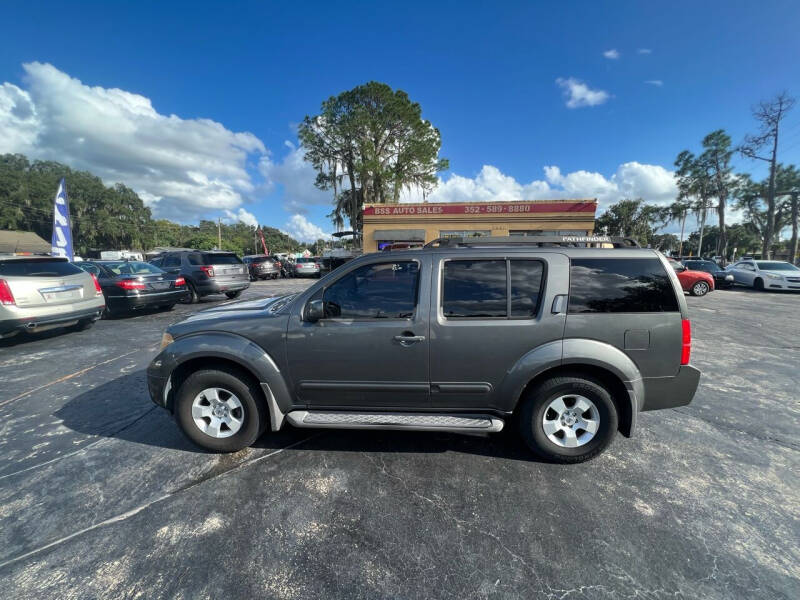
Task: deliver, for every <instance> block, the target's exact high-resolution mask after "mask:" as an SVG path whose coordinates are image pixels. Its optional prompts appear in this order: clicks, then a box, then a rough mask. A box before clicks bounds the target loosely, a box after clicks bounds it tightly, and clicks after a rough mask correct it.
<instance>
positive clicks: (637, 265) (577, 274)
mask: <svg viewBox="0 0 800 600" xmlns="http://www.w3.org/2000/svg"><path fill="white" fill-rule="evenodd" d="M678 310H680V308H679V306H678V298H677V296H676V295H675V290H674V288H673V286H672V281H671V280H670V278H669V276H668V275H667V273H666V271H665V270H664V266H663V265H662V264H661V261H660V260H658V259H657V258H634V259H625V258H575V259H572V261H571V265H570V284H569V312H570V313H643V312H673V311H678Z"/></svg>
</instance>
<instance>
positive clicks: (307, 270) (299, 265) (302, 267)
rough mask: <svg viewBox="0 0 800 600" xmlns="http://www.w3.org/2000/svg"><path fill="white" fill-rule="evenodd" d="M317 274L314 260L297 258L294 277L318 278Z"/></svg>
mask: <svg viewBox="0 0 800 600" xmlns="http://www.w3.org/2000/svg"><path fill="white" fill-rule="evenodd" d="M319 272H320V269H319V263H318V262H317V259H316V258H298V259H297V260H296V261H295V263H294V276H295V277H319Z"/></svg>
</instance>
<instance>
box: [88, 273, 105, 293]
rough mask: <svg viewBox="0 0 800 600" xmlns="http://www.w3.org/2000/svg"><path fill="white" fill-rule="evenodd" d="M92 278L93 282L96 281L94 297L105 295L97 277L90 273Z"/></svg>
mask: <svg viewBox="0 0 800 600" xmlns="http://www.w3.org/2000/svg"><path fill="white" fill-rule="evenodd" d="M89 275H91V276H92V281H94V295H95V296H102V295H103V288H101V287H100V282H99V281H97V275H95V274H94V273H89Z"/></svg>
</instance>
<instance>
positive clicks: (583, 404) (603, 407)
mask: <svg viewBox="0 0 800 600" xmlns="http://www.w3.org/2000/svg"><path fill="white" fill-rule="evenodd" d="M522 402H523V405H522V412H521V414H520V428H521V433H522V437H523V439H524V440H525V442H526V443H527V444H528V446H529V447H530V449H531V450H533V451H534V452H535V453H536V454H537V455H539V456H540V457H542V458H544V459H546V460H549V461H552V462H558V463H578V462H583V461H585V460H589V459H590V458H594V457H595V456H597V455H598V454H600V453H601V452H602V451H603V450H605V448H606V447H607V446H608V445H609V444H610V443H611V440H612V439H613V438H614V434H615V433H616V431H617V420H618V417H617V410H616V407H615V406H614V401H613V400H612V399H611V395H610V394H609V393H608V390H607V389H606V388H605V387H603V385H602V384H600V382H598V381H596V380H594V379H591V378H588V377H586V378H584V377H577V376H563V377H553V378H551V379H547V380H545V381H543V382H541V383H540V384H538V385H537V386H536V387H535V388H533V389H532V390H530V391H529V392H528V393H527V394H526V395H525V397H524V398H523V401H522Z"/></svg>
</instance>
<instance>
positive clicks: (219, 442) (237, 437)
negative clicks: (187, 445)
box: [175, 367, 269, 452]
mask: <svg viewBox="0 0 800 600" xmlns="http://www.w3.org/2000/svg"><path fill="white" fill-rule="evenodd" d="M210 387H219V388H222V389H225V390H229V391H230V392H232V393H233V394H235V395H236V397H237V398H238V399H239V400H240V401H241V403H242V409H243V413H244V422H243V424H242V426H241V429H239V431H237V432H236V433H235V434H233V435H231V436H230V437H225V438H215V437H212V436H210V435H208V434H206V433H204V432H203V431H201V430H200V428H199V427H198V426H197V425H196V424H195V422H194V419H193V418H192V402H193V401H194V399H195V397H197V395H198V394H199V393H200V392H202V391H203V390H205V389H207V388H210ZM175 418H176V419H177V421H178V425H179V426H180V428H181V431H183V433H184V434H185V435H186V437H188V438H189V439H190V440H191V441H192V442H194V443H195V444H197V445H198V446H200V447H201V448H205V449H206V450H210V451H211V452H237V451H239V450H242V449H243V448H247V447H248V446H251V445H253V443H254V442H255V441H256V440H257V439H258V437H259V436H260V435H261V434H262V433H263V432H264V430H265V429H266V428H267V426H268V425H269V415H268V412H267V409H266V406H265V405H264V401H263V399H262V396H261V390H260V389H259V388H258V385H257V384H256V383H255V382H254V381H253V380H252V378H251V377H249V376H248V375H247V374H246V373H244V372H243V371H239V370H237V369H233V368H227V367H221V368H219V369H203V370H200V371H195V372H194V373H192V374H191V375H189V377H187V378H186V379H185V380H184V382H183V383H182V384H181V386H180V388H179V389H178V391H177V393H176V394H175Z"/></svg>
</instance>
